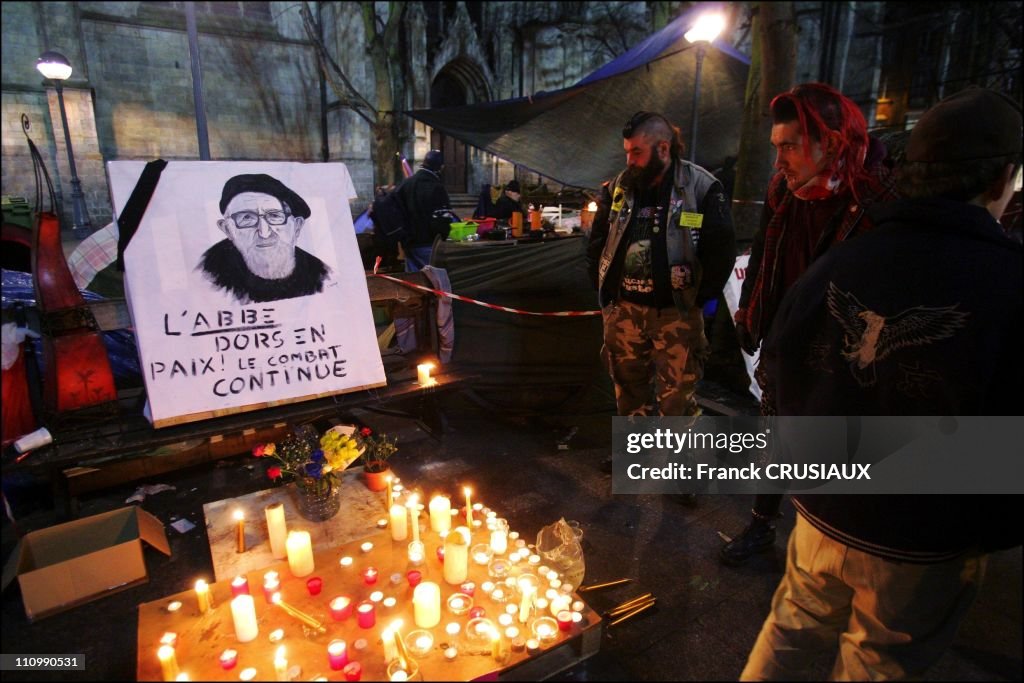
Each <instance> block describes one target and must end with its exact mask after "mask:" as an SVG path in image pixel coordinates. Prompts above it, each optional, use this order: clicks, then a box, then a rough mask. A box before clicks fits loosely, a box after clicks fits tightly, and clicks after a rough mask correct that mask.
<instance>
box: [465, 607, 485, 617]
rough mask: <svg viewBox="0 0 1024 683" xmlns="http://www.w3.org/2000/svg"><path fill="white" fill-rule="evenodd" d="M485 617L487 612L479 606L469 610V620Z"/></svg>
mask: <svg viewBox="0 0 1024 683" xmlns="http://www.w3.org/2000/svg"><path fill="white" fill-rule="evenodd" d="M485 616H487V610H485V609H484V608H483V607H482V606H480V605H477V606H476V607H474V608H473V609H471V610H469V618H470V619H478V618H480V617H485Z"/></svg>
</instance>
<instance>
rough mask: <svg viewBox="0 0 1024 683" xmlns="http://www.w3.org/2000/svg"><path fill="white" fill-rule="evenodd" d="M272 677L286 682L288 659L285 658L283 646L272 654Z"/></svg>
mask: <svg viewBox="0 0 1024 683" xmlns="http://www.w3.org/2000/svg"><path fill="white" fill-rule="evenodd" d="M274 676H275V677H276V679H277V680H279V681H287V680H288V659H287V658H286V657H285V650H284V645H282V646H281V647H279V648H277V652H276V653H275V654H274Z"/></svg>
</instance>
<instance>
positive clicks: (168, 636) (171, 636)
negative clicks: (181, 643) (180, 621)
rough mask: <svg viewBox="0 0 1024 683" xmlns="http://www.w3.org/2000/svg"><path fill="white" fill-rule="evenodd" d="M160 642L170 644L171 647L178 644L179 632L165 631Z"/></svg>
mask: <svg viewBox="0 0 1024 683" xmlns="http://www.w3.org/2000/svg"><path fill="white" fill-rule="evenodd" d="M160 644H161V645H170V646H171V647H174V646H175V645H177V644H178V634H177V633H175V632H174V631H167V632H165V633H164V634H163V635H162V636H160Z"/></svg>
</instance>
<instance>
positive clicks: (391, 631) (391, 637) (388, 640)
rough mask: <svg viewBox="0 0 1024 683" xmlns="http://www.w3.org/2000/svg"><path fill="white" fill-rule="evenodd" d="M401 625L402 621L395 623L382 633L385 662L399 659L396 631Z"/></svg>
mask: <svg viewBox="0 0 1024 683" xmlns="http://www.w3.org/2000/svg"><path fill="white" fill-rule="evenodd" d="M401 625H402V621H401V620H398V621H394V622H392V623H390V624H389V625H388V626H387V627H386V628H385V629H384V630H383V631H381V632H380V644H381V646H382V647H383V648H384V661H385V662H390V661H392V660H394V659H395V658H396V657H398V647H397V646H396V645H395V629H396V628H398V627H399V626H401Z"/></svg>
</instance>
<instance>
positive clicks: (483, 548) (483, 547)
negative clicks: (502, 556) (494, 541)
mask: <svg viewBox="0 0 1024 683" xmlns="http://www.w3.org/2000/svg"><path fill="white" fill-rule="evenodd" d="M469 557H470V559H471V560H473V563H474V564H478V565H480V566H482V567H486V566H487V564H488V563H489V562H490V561H491V558H492V557H494V551H493V550H491V546H490V545H488V544H487V543H477V544H476V545H474V546H473V547H472V548H470V549H469Z"/></svg>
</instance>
